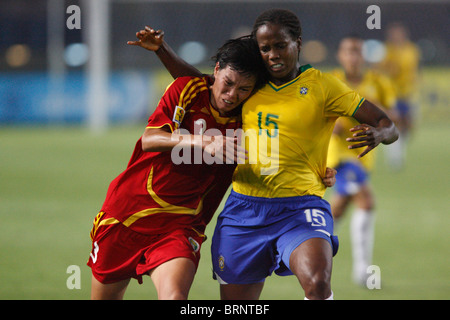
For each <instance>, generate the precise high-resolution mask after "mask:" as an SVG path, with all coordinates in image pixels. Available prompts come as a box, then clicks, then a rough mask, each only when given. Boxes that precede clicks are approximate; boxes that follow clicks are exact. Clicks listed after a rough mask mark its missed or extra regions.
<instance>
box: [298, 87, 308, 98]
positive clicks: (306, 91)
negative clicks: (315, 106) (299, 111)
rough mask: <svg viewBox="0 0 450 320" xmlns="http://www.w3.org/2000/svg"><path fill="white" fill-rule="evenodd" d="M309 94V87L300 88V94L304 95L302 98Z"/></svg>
mask: <svg viewBox="0 0 450 320" xmlns="http://www.w3.org/2000/svg"><path fill="white" fill-rule="evenodd" d="M307 93H308V88H307V87H301V88H300V94H301V95H302V96H304V95H305V94H307Z"/></svg>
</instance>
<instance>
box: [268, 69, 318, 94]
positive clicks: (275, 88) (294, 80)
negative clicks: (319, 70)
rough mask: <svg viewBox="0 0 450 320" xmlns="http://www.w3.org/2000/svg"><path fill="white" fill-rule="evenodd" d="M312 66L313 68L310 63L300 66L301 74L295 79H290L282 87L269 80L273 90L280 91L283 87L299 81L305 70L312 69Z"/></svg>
mask: <svg viewBox="0 0 450 320" xmlns="http://www.w3.org/2000/svg"><path fill="white" fill-rule="evenodd" d="M311 68H312V66H311V65H310V64H305V65H303V66H301V67H300V68H299V71H300V74H299V75H298V76H297V77H296V78H295V79H292V80H291V81H289V82H287V83H285V84H283V85H281V86H280V87H278V86H276V85H275V84H273V83H272V82H270V81H269V86H270V87H271V88H272V89H273V90H275V91H277V92H278V91H280V90H281V89H284V88H286V87H288V86H290V85H291V84H293V83H295V82H297V81H298V80H299V79H300V75H301V74H302V73H303V72H305V71H306V70H308V69H311Z"/></svg>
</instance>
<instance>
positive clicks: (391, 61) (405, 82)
mask: <svg viewBox="0 0 450 320" xmlns="http://www.w3.org/2000/svg"><path fill="white" fill-rule="evenodd" d="M419 59H420V52H419V50H418V49H417V47H416V46H415V45H414V44H413V43H411V42H409V43H407V44H405V45H404V46H395V45H392V44H389V43H388V44H386V56H385V58H384V60H383V61H382V63H381V68H382V69H383V70H384V71H385V72H386V74H387V75H388V76H389V77H390V79H391V80H392V82H393V83H394V86H395V89H396V92H395V94H396V95H397V97H398V98H400V99H406V100H407V99H408V98H410V97H411V95H412V94H413V93H414V90H415V86H416V82H417V77H418V65H419Z"/></svg>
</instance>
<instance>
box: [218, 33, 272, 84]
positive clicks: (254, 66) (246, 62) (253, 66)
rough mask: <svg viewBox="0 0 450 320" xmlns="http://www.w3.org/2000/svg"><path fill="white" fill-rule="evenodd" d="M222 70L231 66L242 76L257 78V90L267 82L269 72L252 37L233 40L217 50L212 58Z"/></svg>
mask: <svg viewBox="0 0 450 320" xmlns="http://www.w3.org/2000/svg"><path fill="white" fill-rule="evenodd" d="M212 59H213V61H214V62H215V63H217V62H218V63H219V66H220V68H221V69H223V68H225V67H226V66H228V65H229V66H230V67H231V68H232V69H234V70H236V71H237V72H239V73H241V74H246V75H253V76H255V77H256V79H257V80H256V84H255V89H256V90H257V89H260V88H261V87H262V86H264V84H265V83H266V82H267V79H268V75H267V70H266V68H265V66H264V62H263V61H262V58H261V55H260V53H259V49H258V45H257V43H256V41H255V40H254V39H253V38H252V37H251V36H244V37H240V38H237V39H231V40H228V41H227V42H225V44H224V45H223V46H222V47H220V48H219V49H218V50H217V54H216V55H215V56H214V57H212Z"/></svg>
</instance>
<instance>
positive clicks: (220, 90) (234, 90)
mask: <svg viewBox="0 0 450 320" xmlns="http://www.w3.org/2000/svg"><path fill="white" fill-rule="evenodd" d="M214 79H215V80H214V84H213V85H212V87H211V104H212V105H213V107H214V108H215V109H216V110H218V111H219V113H220V115H226V113H227V112H229V111H231V110H233V109H234V108H236V107H238V106H239V105H240V104H241V103H242V102H243V101H245V100H246V99H247V98H248V97H249V96H250V94H251V93H252V91H253V88H254V87H255V83H256V77H255V76H249V75H245V74H241V73H239V72H237V71H235V70H233V69H232V68H231V67H230V66H229V65H228V66H226V67H225V68H223V69H220V67H219V63H217V64H216V67H215V68H214Z"/></svg>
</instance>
